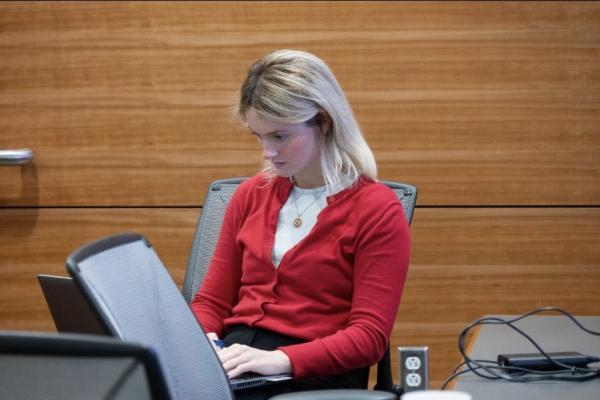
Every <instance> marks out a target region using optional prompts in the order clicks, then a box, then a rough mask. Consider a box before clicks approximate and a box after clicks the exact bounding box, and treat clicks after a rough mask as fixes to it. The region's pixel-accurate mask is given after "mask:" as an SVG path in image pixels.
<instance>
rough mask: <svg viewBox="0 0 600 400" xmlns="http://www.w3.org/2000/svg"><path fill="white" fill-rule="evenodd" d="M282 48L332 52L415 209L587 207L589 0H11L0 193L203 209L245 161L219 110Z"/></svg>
mask: <svg viewBox="0 0 600 400" xmlns="http://www.w3.org/2000/svg"><path fill="white" fill-rule="evenodd" d="M283 47H291V48H299V49H305V50H309V51H314V52H315V53H317V54H318V55H320V56H322V57H323V58H324V59H325V60H326V61H327V62H328V63H329V64H330V65H331V67H332V69H333V70H334V72H335V73H336V75H337V76H338V78H339V80H340V82H341V84H342V86H343V87H344V88H345V90H346V91H347V94H348V97H349V98H350V100H351V102H352V104H353V106H354V109H355V112H356V114H357V116H358V119H359V121H360V123H361V125H362V126H363V128H364V130H365V132H366V136H367V139H368V141H369V142H370V144H371V145H372V147H373V149H374V151H375V153H376V155H377V157H378V159H379V161H380V170H381V174H380V175H381V177H382V178H385V179H391V180H402V181H408V182H412V183H414V184H416V185H417V186H418V187H419V189H420V196H419V204H420V205H540V204H543V205H594V204H597V203H598V198H600V178H599V177H600V164H599V161H598V157H595V154H597V153H598V151H599V150H600V141H599V140H598V136H599V135H598V126H599V123H600V4H598V3H593V2H589V3H588V2H583V3H577V2H564V3H563V2H536V3H522V2H508V3H504V2H502V3H501V2H492V3H487V2H484V3H477V2H466V3H462V2H447V3H420V2H417V3H405V2H381V3H376V2H365V3H360V2H347V3H346V2H319V3H315V2H310V3H304V2H285V3H280V4H277V5H274V4H272V3H269V2H267V3H245V2H243V3H233V2H215V3H212V2H181V3H173V2H148V3H142V2H128V3H123V2H99V3H87V2H86V3H78V2H72V3H71V2H61V3H8V2H6V3H1V4H0V70H1V71H2V74H0V132H1V135H0V148H15V147H31V148H32V149H33V150H34V153H35V164H34V167H32V168H34V169H35V170H36V174H35V180H33V179H32V178H31V176H30V175H31V174H29V175H28V176H29V177H30V178H29V181H27V182H23V181H22V179H23V174H22V173H21V171H19V170H18V169H14V170H10V171H9V170H7V169H5V168H3V169H1V170H0V174H2V175H1V179H0V182H2V183H1V185H3V186H4V188H6V189H7V190H6V191H4V193H3V194H2V195H0V205H27V206H35V205H40V206H48V205H49V206H57V205H58V206H79V205H87V206H104V205H135V206H140V205H158V206H164V205H183V206H189V205H196V206H197V205H200V204H201V198H202V194H203V193H204V192H205V189H206V186H207V184H208V183H209V182H210V181H212V180H214V179H217V178H222V177H224V176H247V175H251V174H253V173H254V172H255V171H256V170H257V165H258V164H259V162H260V161H259V154H258V153H257V152H256V145H255V144H254V142H253V140H252V139H251V138H248V137H247V136H248V135H244V134H243V133H242V132H243V130H242V129H241V128H240V127H239V126H237V124H236V123H235V122H234V121H232V118H231V116H230V112H229V109H230V106H231V105H233V104H234V103H235V99H236V91H237V89H238V87H239V84H240V82H241V80H242V78H243V76H244V73H245V70H246V68H247V67H248V65H249V64H250V63H251V62H252V61H253V60H255V59H257V58H258V57H260V56H261V55H262V54H264V53H265V52H266V51H269V50H273V49H277V48H283ZM25 175H27V173H25ZM4 188H0V189H4ZM19 188H22V189H23V190H18V189H19ZM99 191H101V192H102V194H101V195H97V193H98V192H99Z"/></svg>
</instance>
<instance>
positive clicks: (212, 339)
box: [206, 332, 221, 353]
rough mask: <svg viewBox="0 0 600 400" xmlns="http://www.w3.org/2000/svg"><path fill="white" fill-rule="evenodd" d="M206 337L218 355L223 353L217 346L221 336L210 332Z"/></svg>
mask: <svg viewBox="0 0 600 400" xmlns="http://www.w3.org/2000/svg"><path fill="white" fill-rule="evenodd" d="M206 337H207V338H208V340H209V341H210V344H211V345H212V347H213V349H215V351H216V352H217V353H218V352H219V351H221V347H219V346H217V344H216V342H215V341H218V340H219V335H217V334H216V333H214V332H208V333H207V334H206Z"/></svg>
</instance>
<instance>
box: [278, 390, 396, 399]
mask: <svg viewBox="0 0 600 400" xmlns="http://www.w3.org/2000/svg"><path fill="white" fill-rule="evenodd" d="M269 400H398V396H396V395H395V394H394V393H390V392H383V391H380V390H364V389H332V390H308V391H303V392H294V393H286V394H279V395H277V396H273V397H271V398H270V399H269Z"/></svg>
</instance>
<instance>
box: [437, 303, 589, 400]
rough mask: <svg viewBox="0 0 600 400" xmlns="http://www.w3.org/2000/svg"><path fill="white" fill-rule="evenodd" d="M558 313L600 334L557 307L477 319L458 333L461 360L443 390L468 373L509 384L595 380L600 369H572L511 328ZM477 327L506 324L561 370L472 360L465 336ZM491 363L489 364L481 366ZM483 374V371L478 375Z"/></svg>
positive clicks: (517, 329) (582, 328) (584, 329)
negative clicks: (534, 368)
mask: <svg viewBox="0 0 600 400" xmlns="http://www.w3.org/2000/svg"><path fill="white" fill-rule="evenodd" d="M548 311H553V312H558V313H560V314H562V315H564V316H566V317H567V318H569V319H570V320H571V321H572V322H573V323H574V324H575V325H577V326H578V327H579V328H580V329H581V330H583V331H584V332H586V333H589V334H591V335H595V336H600V332H595V331H592V330H590V329H587V328H586V327H584V326H583V325H582V324H581V323H580V322H579V321H578V320H577V319H576V318H575V317H574V316H573V315H571V314H570V313H569V312H567V311H565V310H563V309H560V308H556V307H541V308H536V309H535V310H532V311H530V312H528V313H526V314H523V315H521V316H519V317H516V318H513V319H510V320H505V319H502V318H499V317H485V318H480V319H478V320H475V321H473V322H471V323H470V324H469V325H467V326H466V327H465V328H464V329H463V331H462V332H461V334H460V335H459V337H458V349H459V351H460V354H461V356H462V358H463V361H462V362H461V363H459V364H458V365H457V366H456V367H455V368H454V370H453V371H452V373H451V374H450V376H449V377H448V378H447V379H446V380H445V381H444V383H443V384H442V388H441V389H442V390H444V389H445V388H446V386H447V385H448V384H449V383H450V382H451V381H452V380H454V379H455V378H456V377H458V376H460V375H462V374H464V373H467V372H472V373H473V374H475V375H477V376H479V377H481V378H484V379H492V380H498V379H504V380H507V381H511V382H533V381H542V380H553V381H578V382H579V381H587V380H590V379H594V378H597V377H600V369H594V368H582V367H573V366H570V365H566V364H563V363H561V362H559V361H557V360H555V359H553V358H552V357H551V356H549V355H548V354H547V353H546V352H545V351H544V350H543V349H542V348H541V347H540V346H539V345H538V344H537V342H536V341H535V340H534V339H532V338H531V336H529V335H527V334H526V333H525V332H523V331H522V330H521V329H519V328H518V327H516V326H515V325H514V323H515V322H517V321H520V320H522V319H524V318H527V317H529V316H531V315H535V314H539V313H542V312H548ZM478 325H506V326H508V327H510V328H511V329H513V330H514V331H516V332H517V333H519V334H520V335H521V336H523V337H524V338H525V339H527V340H528V341H529V342H530V343H531V344H532V345H533V346H534V347H535V348H536V349H537V350H538V351H539V352H540V354H541V355H542V356H544V357H545V358H546V359H548V360H549V361H550V362H552V363H553V364H555V365H556V366H558V367H560V368H562V369H558V370H555V371H538V370H532V369H528V368H521V367H514V366H502V365H498V363H497V362H496V361H491V360H473V359H471V358H470V357H469V356H468V355H467V354H466V351H465V340H466V336H467V334H468V333H469V331H470V330H471V329H473V328H474V327H476V326H478ZM590 360H591V361H592V362H594V361H597V360H598V358H597V357H590ZM484 364H490V365H484ZM463 366H466V367H467V368H466V369H463V370H461V371H459V369H460V368H461V367H463ZM481 371H483V372H481ZM497 371H499V372H497Z"/></svg>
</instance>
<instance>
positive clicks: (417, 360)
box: [398, 347, 429, 392]
mask: <svg viewBox="0 0 600 400" xmlns="http://www.w3.org/2000/svg"><path fill="white" fill-rule="evenodd" d="M427 358H428V349H427V347H398V373H399V375H400V376H399V379H398V381H399V383H400V386H402V388H403V389H404V392H412V391H415V390H427V389H428V387H429V379H428V378H429V363H428V360H427Z"/></svg>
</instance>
